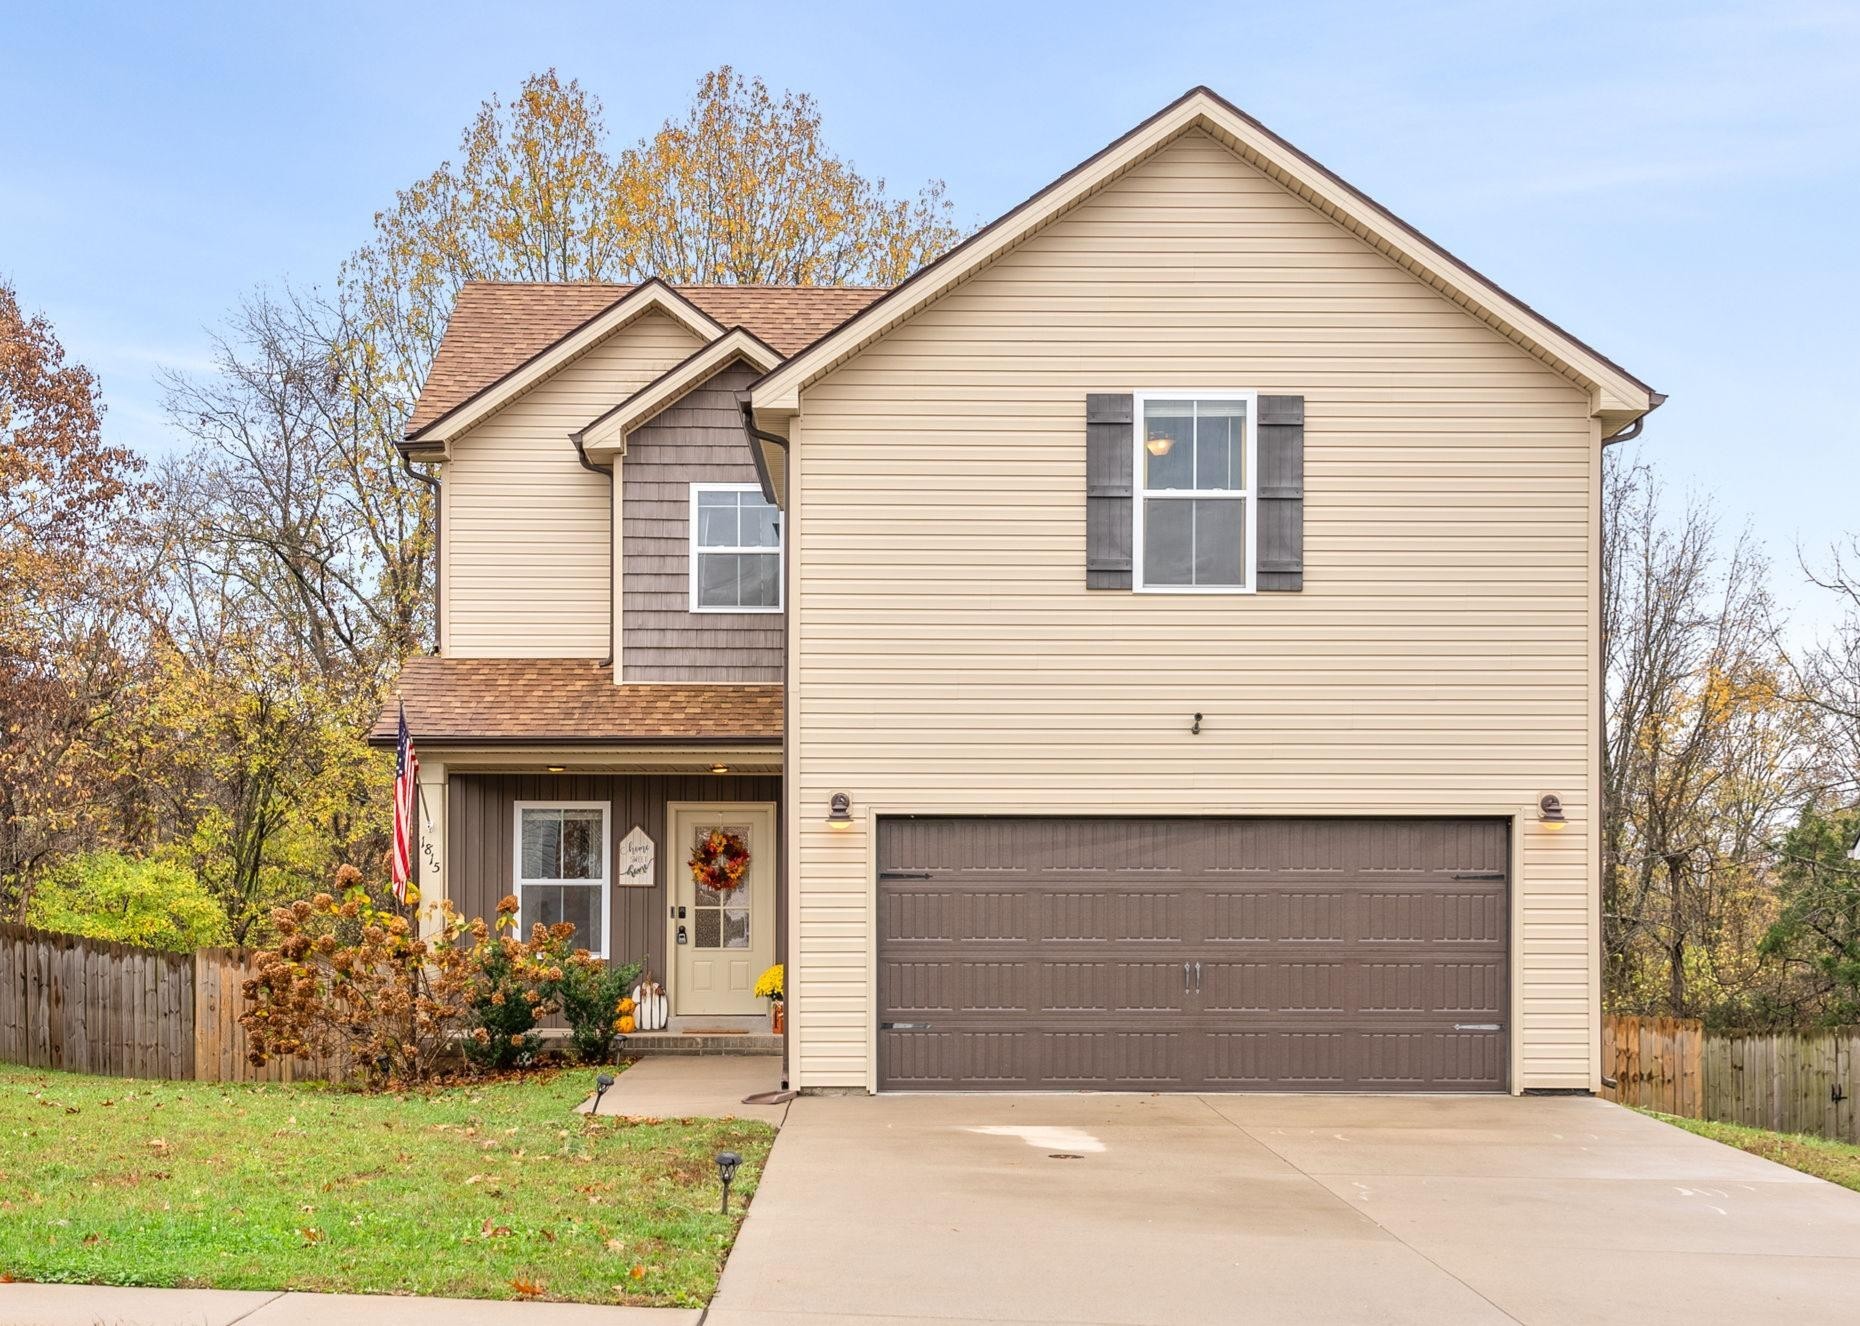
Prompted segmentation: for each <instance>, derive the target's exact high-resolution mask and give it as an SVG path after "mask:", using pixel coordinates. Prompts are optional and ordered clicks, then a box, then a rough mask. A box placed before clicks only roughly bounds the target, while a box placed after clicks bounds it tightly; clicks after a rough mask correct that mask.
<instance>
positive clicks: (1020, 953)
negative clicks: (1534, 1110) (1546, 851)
mask: <svg viewBox="0 0 1860 1326" xmlns="http://www.w3.org/2000/svg"><path fill="white" fill-rule="evenodd" d="M1508 839H1509V832H1508V826H1507V825H1506V824H1505V823H1504V822H1502V821H1480V820H1468V821H1373V820H1359V821H1351V820H1202V819H1194V820H1189V819H1142V820H1015V819H992V818H991V819H968V820H961V819H935V818H924V819H911V820H892V819H889V818H888V819H885V820H882V821H881V823H880V832H879V859H880V865H881V871H880V881H879V900H878V902H879V918H880V924H879V932H880V935H881V955H880V963H879V998H880V1007H881V1013H880V1024H881V1032H880V1038H879V1077H880V1083H881V1085H882V1086H885V1087H888V1088H894V1089H895V1088H909V1087H920V1088H937V1089H945V1088H958V1089H975V1090H988V1089H1014V1090H1029V1089H1041V1088H1058V1089H1063V1088H1068V1087H1073V1088H1077V1087H1093V1088H1112V1089H1115V1088H1123V1089H1132V1090H1159V1089H1201V1088H1208V1089H1216V1090H1266V1089H1274V1090H1418V1089H1428V1090H1443V1089H1444V1090H1500V1089H1502V1088H1503V1086H1504V1081H1505V1071H1506V1037H1505V1032H1504V1029H1503V1015H1502V1010H1503V1008H1504V1007H1505V1000H1506V998H1507V991H1508V984H1507V977H1506V951H1507V929H1506V895H1507V887H1506V878H1505V874H1504V864H1505V862H1506V860H1507V857H1508V853H1509V844H1508ZM1014 1056H1020V1057H1019V1058H1018V1059H1015V1058H1014Z"/></svg>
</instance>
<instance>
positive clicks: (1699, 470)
mask: <svg viewBox="0 0 1860 1326" xmlns="http://www.w3.org/2000/svg"><path fill="white" fill-rule="evenodd" d="M687 15H697V16H701V17H698V18H696V19H693V18H690V17H687ZM726 62H728V63H732V64H735V65H736V66H737V67H738V68H740V69H742V70H744V71H745V72H750V73H757V74H761V75H762V76H763V77H764V78H766V79H767V80H768V81H769V82H770V84H771V85H773V86H775V87H776V88H778V89H779V88H783V87H787V88H793V89H795V90H797V91H806V92H811V93H812V94H813V95H814V96H815V97H816V98H817V99H818V100H819V102H820V106H821V110H822V113H823V115H824V118H825V127H826V133H827V136H828V138H829V141H830V143H831V144H832V146H834V147H835V148H836V149H837V150H838V151H840V152H842V153H844V154H846V155H848V156H850V157H852V158H853V159H854V160H855V161H856V162H857V163H858V165H859V166H860V167H861V168H862V169H863V170H865V171H866V172H868V173H870V174H877V175H883V176H886V177H887V178H889V179H890V180H891V181H892V182H893V183H894V184H896V185H899V186H903V187H905V188H914V187H915V186H916V185H917V184H918V183H919V182H921V181H922V180H924V179H926V178H929V177H932V176H936V177H940V178H942V179H944V180H945V181H947V183H948V186H949V194H950V197H951V198H952V199H953V200H954V201H955V202H956V205H957V207H958V209H959V212H960V214H961V216H962V218H963V219H964V220H965V221H969V222H979V221H985V220H988V219H991V218H992V217H994V216H995V215H997V214H998V213H999V212H1001V211H1003V210H1004V209H1006V208H1007V207H1009V206H1011V205H1012V204H1014V203H1016V202H1018V201H1019V200H1020V199H1021V198H1023V197H1024V196H1026V195H1027V194H1028V193H1031V192H1032V191H1033V190H1035V189H1036V188H1038V187H1039V186H1041V185H1043V184H1044V183H1046V182H1047V181H1048V180H1050V179H1051V178H1052V177H1053V176H1055V175H1057V174H1059V173H1060V172H1061V171H1063V170H1065V169H1066V168H1068V167H1069V166H1071V165H1072V164H1074V163H1075V162H1077V161H1078V160H1079V159H1080V158H1082V157H1084V156H1087V155H1089V154H1090V153H1092V152H1094V151H1096V150H1097V149H1098V148H1099V147H1102V146H1103V145H1104V144H1105V143H1106V142H1107V141H1109V140H1110V139H1112V138H1114V137H1116V136H1117V135H1118V134H1120V133H1122V132H1123V131H1124V130H1125V129H1127V128H1129V127H1130V126H1131V125H1132V124H1134V123H1135V122H1136V121H1138V120H1140V119H1142V118H1143V117H1144V116H1146V115H1148V114H1149V113H1150V112H1151V111H1153V110H1155V109H1156V108H1157V107H1158V106H1160V105H1162V104H1163V103H1165V102H1167V101H1169V100H1170V99H1172V98H1173V97H1175V96H1176V95H1178V94H1179V93H1180V92H1182V91H1183V90H1184V89H1186V88H1188V87H1190V86H1192V85H1194V84H1196V83H1206V84H1208V85H1210V86H1211V87H1213V88H1215V89H1216V90H1217V91H1220V92H1222V93H1223V94H1225V95H1226V96H1228V97H1230V98H1231V99H1232V100H1234V101H1236V102H1238V103H1239V104H1240V105H1241V106H1242V107H1244V108H1245V109H1247V110H1248V111H1250V112H1251V113H1253V114H1254V115H1256V116H1257V117H1259V118H1260V119H1261V120H1263V121H1264V122H1265V123H1266V124H1268V125H1269V126H1271V127H1272V128H1273V129H1275V130H1276V131H1278V132H1279V133H1281V134H1282V135H1284V136H1285V137H1287V138H1289V139H1291V140H1292V141H1293V142H1294V143H1296V144H1298V145H1299V146H1300V147H1302V148H1303V149H1305V150H1306V151H1307V152H1309V153H1311V154H1312V155H1313V156H1315V157H1317V158H1318V159H1319V160H1320V161H1323V162H1324V163H1325V164H1326V165H1328V166H1330V167H1331V168H1332V169H1333V170H1335V171H1337V172H1338V173H1339V174H1341V175H1343V176H1344V177H1345V178H1347V179H1349V180H1350V181H1351V182H1352V183H1354V184H1355V185H1356V186H1357V187H1358V188H1360V189H1362V190H1364V191H1365V192H1367V193H1368V194H1370V195H1371V196H1372V197H1374V198H1376V199H1377V200H1378V201H1380V202H1382V203H1383V204H1385V205H1386V206H1388V207H1389V208H1391V209H1392V210H1393V211H1395V212H1396V213H1397V214H1399V215H1400V216H1402V217H1403V218H1405V219H1406V220H1408V221H1409V222H1410V223H1412V224H1413V225H1415V226H1417V227H1418V228H1420V229H1421V230H1422V231H1424V232H1425V233H1427V234H1428V235H1430V236H1432V237H1433V238H1434V239H1435V240H1437V241H1438V242H1440V243H1442V244H1444V245H1445V246H1446V247H1447V248H1449V249H1451V250H1452V251H1453V252H1455V253H1456V254H1458V255H1459V256H1460V257H1461V258H1463V259H1465V260H1466V261H1468V262H1470V263H1471V264H1472V265H1473V266H1475V267H1477V268H1479V269H1480V270H1481V271H1483V272H1484V273H1486V274H1487V275H1488V276H1490V277H1491V278H1492V279H1494V280H1496V281H1498V282H1499V283H1500V284H1502V285H1504V286H1505V287H1506V288H1508V289H1510V290H1511V291H1513V292H1514V293H1516V294H1517V295H1519V296H1520V297H1522V298H1524V299H1525V300H1526V301H1528V302H1529V303H1531V304H1533V305H1534V306H1536V307H1537V308H1538V309H1540V310H1541V311H1543V312H1544V313H1546V314H1548V315H1549V316H1550V317H1552V318H1554V319H1555V320H1557V321H1558V322H1560V323H1562V324H1563V325H1564V326H1566V327H1568V328H1569V329H1570V330H1572V331H1574V332H1575V333H1576V334H1577V335H1579V336H1581V337H1583V338H1584V339H1585V340H1588V341H1589V342H1590V343H1591V344H1593V345H1595V346H1597V347H1598V348H1600V349H1601V350H1602V351H1603V352H1604V353H1606V354H1608V355H1610V356H1611V357H1613V358H1615V359H1616V360H1618V361H1619V362H1621V363H1623V364H1625V365H1627V366H1628V367H1629V368H1630V369H1631V370H1633V371H1634V372H1636V373H1638V374H1639V375H1640V376H1641V377H1643V378H1645V379H1647V380H1648V381H1650V382H1652V383H1653V384H1654V386H1655V387H1657V388H1659V389H1661V390H1663V391H1666V392H1668V393H1669V394H1670V395H1671V397H1672V399H1671V401H1670V402H1669V403H1668V404H1667V405H1666V406H1665V407H1664V408H1663V409H1661V410H1660V411H1659V412H1658V414H1656V415H1655V416H1654V417H1653V418H1652V420H1650V421H1649V424H1648V428H1647V432H1646V436H1645V440H1644V443H1643V445H1644V447H1645V449H1646V451H1647V452H1648V454H1649V455H1651V456H1652V457H1653V458H1654V459H1656V460H1657V462H1658V463H1659V465H1660V467H1661V468H1662V470H1663V471H1664V472H1665V473H1666V474H1667V475H1668V476H1669V478H1670V481H1671V483H1672V484H1673V486H1674V487H1675V488H1677V489H1680V490H1684V489H1688V488H1691V489H1697V490H1699V491H1701V492H1704V493H1708V494H1710V495H1712V496H1713V498H1714V499H1715V500H1716V502H1717V504H1718V506H1719V508H1720V509H1721V511H1722V512H1723V515H1724V518H1725V520H1726V522H1727V524H1729V525H1732V526H1736V525H1738V524H1740V523H1742V522H1744V521H1746V520H1747V521H1749V522H1750V524H1751V525H1752V527H1753V528H1754V530H1755V531H1756V533H1757V534H1758V535H1759V536H1760V537H1761V538H1762V539H1763V540H1764V541H1765V542H1766V544H1767V545H1768V546H1769V548H1770V550H1771V553H1772V555H1773V556H1774V557H1775V559H1776V561H1777V563H1778V572H1779V575H1778V581H1779V584H1781V585H1782V587H1783V588H1784V590H1785V593H1786V596H1787V597H1789V598H1791V599H1794V600H1795V601H1797V602H1799V603H1800V604H1801V605H1802V607H1803V609H1804V611H1805V612H1806V613H1807V614H1808V615H1809V616H1811V617H1813V616H1816V615H1818V613H1819V611H1820V609H1819V608H1818V606H1817V605H1816V603H1815V602H1814V600H1812V599H1810V598H1807V597H1806V596H1803V595H1800V594H1798V593H1796V592H1795V591H1794V590H1793V589H1791V588H1790V587H1789V583H1790V582H1793V581H1794V580H1795V576H1794V573H1793V566H1794V557H1795V547H1796V545H1797V543H1798V542H1800V543H1801V544H1802V545H1803V546H1804V547H1806V548H1808V549H1811V550H1812V549H1815V548H1817V547H1821V546H1824V545H1825V544H1826V543H1827V542H1828V541H1829V540H1831V539H1833V538H1836V537H1838V536H1839V535H1841V534H1842V533H1843V532H1845V531H1849V530H1860V483H1856V482H1855V477H1856V475H1855V469H1856V466H1855V462H1856V460H1857V459H1860V425H1857V424H1856V422H1855V411H1854V408H1853V406H1852V403H1851V400H1850V398H1851V396H1852V395H1853V394H1854V391H1855V389H1856V387H1860V311H1857V310H1860V258H1856V254H1855V245H1856V237H1855V231H1854V221H1853V218H1854V215H1855V213H1856V210H1860V4H1855V3H1845V4H1837V3H1827V4H1818V3H1805V2H1796V0H1774V2H1772V3H1751V4H1730V3H1725V4H1714V3H1693V4H1662V3H1647V4H1637V3H1627V2H1624V0H1616V3H1579V4H1558V3H1534V4H1516V3H1490V4H1484V3H1457V4H1455V3H1409V4H1404V5H1389V4H1387V3H1385V2H1383V3H1371V4H1346V3H1335V4H1326V3H1311V2H1308V0H1307V2H1306V3H1300V4H1296V5H1294V4H1289V3H1288V4H1273V5H1266V4H1254V3H1245V2H1241V0H1227V2H1226V3H1199V4H1186V3H1168V2H1167V0H1145V3H1142V4H1137V5H1132V4H1121V3H1120V4H1115V5H1102V6H1099V5H1094V4H1092V3H1087V2H1084V0H1080V2H1077V3H1065V4H1052V5H1037V4H1015V3H1012V0H993V2H992V3H983V4H974V3H967V2H966V0H958V2H943V3H936V4H912V5H898V4H885V3H873V2H872V0H866V2H865V3H855V4H843V5H841V4H819V5H808V4H788V5H779V6H774V7H771V6H769V5H767V4H766V3H758V4H750V5H737V4H733V3H727V2H725V0H709V3H706V4H704V5H702V6H696V5H685V4H665V3H657V4H650V5H641V4H633V3H608V4H551V3H542V2H539V3H523V4H512V3H503V4H474V3H465V2H463V0H454V3H448V4H443V5H415V4H393V3H376V4H356V5H345V4H318V3H314V0H306V2H305V3H300V4H294V5H283V4H269V3H253V2H252V0H246V2H245V3H237V4H226V5H206V4H199V5H189V4H185V3H171V4H167V5H161V6H152V5H144V4H137V5H120V6H116V5H84V4H78V3H70V4H59V5H50V4H45V5H31V6H28V5H23V4H21V5H9V6H6V7H5V9H4V12H3V13H0V124H5V125H7V126H9V131H8V134H7V136H6V142H5V146H4V148H0V276H3V277H6V278H10V279H11V280H12V281H13V282H14V284H15V285H16V286H17V288H18V290H19V294H20V297H21V300H22V301H23V302H24V303H25V304H26V306H27V307H28V308H32V309H37V310H40V311H43V312H45V313H47V314H48V315H50V316H51V318H52V319H53V321H54V322H55V324H56V325H57V327H58V329H59V332H60V334H61V335H62V337H63V339H64V341H65V344H66V346H67V347H68V349H69V350H70V351H71V352H72V353H73V354H74V355H75V356H76V357H77V358H79V359H81V360H82V361H83V362H85V363H87V364H88V365H90V366H91V367H92V368H93V369H94V370H96V371H97V373H98V374H99V376H100V377H101V379H102V383H103V390H104V395H105V400H106V403H107V405H108V407H109V413H108V415H107V422H106V429H107V431H108V433H109V434H110V435H111V436H112V437H113V438H115V439H116V440H119V441H123V442H128V443H131V444H134V445H136V446H138V447H142V448H144V449H147V450H150V451H155V450H159V449H161V448H162V447H164V446H166V445H169V444H170V443H169V439H168V437H167V434H166V430H165V428H164V426H163V424H162V421H161V418H160V409H159V399H160V398H159V391H158V389H157V387H156V384H155V379H154V375H155V371H156V369H157V368H158V367H159V366H164V365H165V366H170V367H175V368H182V369H187V368H195V367H199V366H201V365H202V363H203V361H204V359H205V356H206V353H207V351H206V343H207V336H206V329H207V328H208V327H210V326H211V324H213V323H214V322H215V321H216V319H217V318H218V317H219V316H220V315H221V313H222V312H223V311H224V310H225V309H226V308H227V307H228V306H229V305H231V304H233V303H234V302H235V301H237V300H238V298H239V297H240V295H241V294H242V293H244V292H245V291H247V290H249V289H251V288H252V287H254V286H256V285H260V284H264V283H268V282H278V281H280V280H284V279H290V280H293V281H296V282H300V283H306V284H316V283H322V282H327V281H328V280H329V279H330V277H331V275H332V274H333V272H334V271H335V269H336V266H337V264H338V263H339V262H340V261H341V259H342V258H343V256H344V255H345V254H346V253H348V252H349V251H350V250H351V249H352V248H354V247H355V246H356V245H357V244H359V243H361V242H362V241H363V240H364V239H365V238H366V236H367V234H368V228H369V221H370V217H371V216H372V214H373V212H374V211H375V210H376V209H377V208H379V207H381V206H383V205H385V204H386V203H388V202H389V201H390V200H391V199H392V197H393V193H394V191H395V190H396V189H397V188H400V187H403V186H404V185H406V184H408V183H409V182H411V181H412V180H414V179H415V178H417V177H418V176H420V175H421V174H423V173H425V172H427V171H429V170H430V169H432V167H433V166H434V165H436V164H437V163H438V162H439V161H440V160H441V159H443V158H445V157H447V156H449V155H452V154H453V153H454V151H455V149H456V147H457V142H458V137H459V133H460V131H461V130H462V129H463V127H464V125H465V123H466V121H467V120H468V119H469V118H470V116H471V114H472V112H473V111H474V109H475V108H476V107H477V105H478V103H479V102H480V101H481V100H482V99H483V98H484V97H486V96H487V95H489V94H491V93H493V92H496V93H504V94H508V93H509V92H510V91H511V90H512V89H514V88H515V87H516V85H517V84H518V83H519V82H520V80H521V79H522V78H523V76H524V75H525V74H527V73H529V72H531V71H533V70H538V69H542V68H546V67H549V66H551V65H553V66H555V67H557V68H558V69H560V70H561V71H562V73H563V74H564V75H567V76H573V77H578V78H580V79H581V80H582V82H583V84H584V85H586V86H587V87H589V88H591V89H592V90H594V91H596V92H598V93H599V94H600V96H601V97H602V99H603V100H604V101H605V103H606V111H607V122H608V126H609V129H610V130H611V131H612V133H613V135H614V137H615V138H616V139H617V140H624V141H630V140H631V139H633V138H635V137H638V136H639V135H641V134H644V133H647V132H649V131H650V130H651V129H653V128H655V127H656V126H657V125H658V123H659V122H660V121H661V120H662V119H664V118H665V117H666V116H667V115H670V114H673V113H675V112H676V111H678V110H679V109H681V108H682V107H683V106H684V104H685V102H686V101H687V100H688V98H689V96H690V93H691V90H692V88H693V86H694V85H695V83H696V81H697V79H698V77H699V76H700V75H701V74H702V73H703V72H704V71H705V70H706V69H708V68H711V67H713V66H715V65H718V64H721V63H726Z"/></svg>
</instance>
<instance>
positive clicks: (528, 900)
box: [516, 801, 608, 958]
mask: <svg viewBox="0 0 1860 1326" xmlns="http://www.w3.org/2000/svg"><path fill="white" fill-rule="evenodd" d="M607 811H608V803H607V802H605V801H562V802H540V801H519V802H518V803H517V852H516V857H517V927H518V933H519V934H520V935H521V936H523V937H525V938H527V937H528V935H529V932H530V929H531V927H533V926H535V925H537V924H542V925H558V924H560V923H561V922H563V921H568V922H571V923H572V924H573V925H574V927H575V937H574V939H573V941H572V942H573V944H574V946H575V947H576V948H585V949H587V950H588V952H590V953H592V954H593V955H594V956H595V957H597V958H604V957H606V956H607V898H608V888H607V885H608V876H607V864H608V852H607Z"/></svg>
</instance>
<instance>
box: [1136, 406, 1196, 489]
mask: <svg viewBox="0 0 1860 1326" xmlns="http://www.w3.org/2000/svg"><path fill="white" fill-rule="evenodd" d="M1143 466H1144V468H1143V474H1144V480H1143V486H1144V487H1146V488H1193V487H1194V486H1195V403H1194V402H1193V401H1145V402H1143Z"/></svg>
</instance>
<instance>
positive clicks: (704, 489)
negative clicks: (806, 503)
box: [691, 483, 782, 612]
mask: <svg viewBox="0 0 1860 1326" xmlns="http://www.w3.org/2000/svg"><path fill="white" fill-rule="evenodd" d="M781 579H782V577H781V512H780V511H779V510H777V509H776V508H775V507H774V506H773V505H771V504H770V503H768V502H766V501H764V500H763V498H762V489H761V488H760V487H759V486H758V485H756V484H753V483H695V484H692V485H691V611H693V612H780V611H781Z"/></svg>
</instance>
